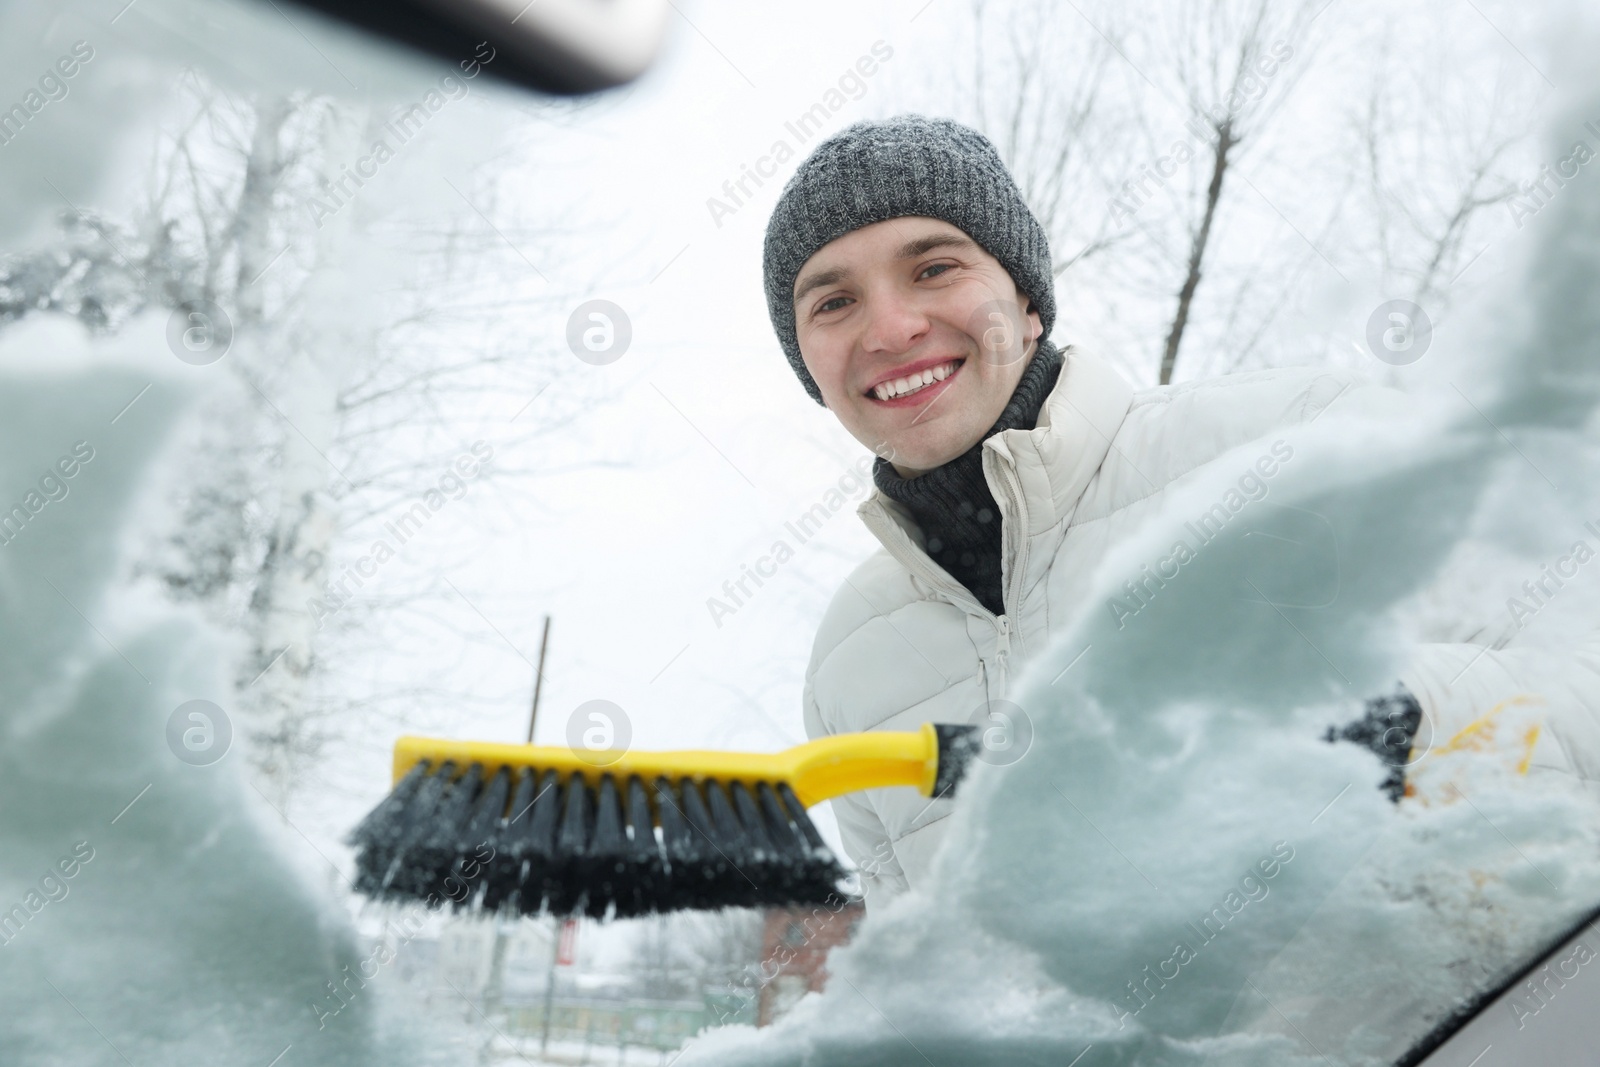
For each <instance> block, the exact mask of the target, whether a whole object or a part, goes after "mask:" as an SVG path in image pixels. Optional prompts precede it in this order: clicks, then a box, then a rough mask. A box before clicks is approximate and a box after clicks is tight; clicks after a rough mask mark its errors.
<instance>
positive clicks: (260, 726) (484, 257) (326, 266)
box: [0, 72, 594, 804]
mask: <svg viewBox="0 0 1600 1067" xmlns="http://www.w3.org/2000/svg"><path fill="white" fill-rule="evenodd" d="M178 88H179V93H180V100H181V103H182V105H183V106H180V107H179V108H178V109H177V111H178V113H179V119H178V121H177V122H176V124H175V125H174V126H173V127H172V128H171V129H170V130H169V131H168V132H167V134H166V136H164V137H163V138H162V139H161V141H160V143H158V144H157V145H156V146H155V149H154V151H153V152H152V154H151V164H150V168H149V173H148V182H147V187H148V190H149V193H148V199H147V201H146V204H145V206H144V208H143V210H142V211H141V212H140V214H139V215H138V216H137V217H134V218H132V219H129V220H127V221H122V222H118V221H115V220H112V219H109V218H105V217H103V216H100V215H98V214H94V213H89V212H85V213H82V214H79V213H77V212H73V213H70V214H68V215H67V216H65V217H64V218H63V220H62V240H61V241H60V242H59V243H58V244H56V245H55V246H52V247H46V248H42V249H38V250H36V251H33V252H29V253H23V254H19V255H13V256H9V257H6V258H4V259H3V260H0V324H3V323H5V322H9V321H15V320H17V319H20V318H22V317H23V316H25V315H29V314H37V313H41V312H43V313H54V314H66V315H70V316H72V317H74V318H76V319H77V320H79V321H80V322H82V323H84V325H85V326H87V327H88V328H90V329H91V330H94V331H97V332H102V333H109V332H114V331H116V330H118V329H120V328H121V327H122V326H123V325H124V324H126V323H127V322H128V321H129V320H130V319H132V318H133V317H134V316H136V315H138V314H140V313H141V312H145V311H150V310H155V311H171V312H172V313H174V314H176V315H180V316H186V317H187V318H186V320H185V323H186V325H187V324H188V323H189V322H191V321H192V323H193V325H192V327H191V332H194V333H195V334H196V336H198V337H201V338H202V339H203V340H206V341H216V340H218V339H219V338H223V337H230V336H231V343H230V345H229V347H228V348H227V350H226V358H224V359H222V360H220V361H219V362H218V363H217V364H215V365H214V366H213V367H211V368H207V371H206V373H210V374H212V378H211V379H210V382H211V384H212V385H213V386H214V388H213V389H212V391H211V393H210V394H209V396H208V406H207V408H206V409H205V410H204V411H203V412H201V413H200V414H199V416H198V417H197V419H196V420H195V422H194V425H193V426H192V427H191V428H190V431H189V432H191V433H192V434H193V443H194V444H195V445H196V446H198V447H197V448H196V453H197V454H198V455H200V456H202V457H203V462H200V463H197V464H196V465H195V467H194V468H193V469H190V470H187V471H185V472H183V477H182V479H181V481H176V482H175V483H174V485H173V486H172V487H171V491H172V492H173V493H174V495H175V497H176V500H175V504H176V506H177V514H178V515H179V516H180V521H179V522H178V523H177V524H175V528H174V529H173V531H172V533H171V534H170V536H169V537H168V538H166V539H165V541H164V543H162V544H160V545H157V546H152V547H151V549H150V551H148V552H147V553H146V555H145V557H144V559H143V560H142V561H141V564H140V567H139V570H140V573H142V574H147V575H151V576H154V577H156V578H157V579H158V580H159V581H160V582H161V583H162V585H163V587H164V588H165V589H166V590H167V592H168V593H169V594H170V595H172V596H173V597H175V598H177V599H181V600H190V601H194V602H197V603H199V604H200V605H202V606H203V607H204V608H205V609H206V610H207V611H208V613H209V614H211V615H212V617H213V618H214V619H215V620H216V621H218V622H219V623H221V624H223V625H227V626H230V627H232V628H234V629H236V630H238V631H240V632H242V633H243V634H244V635H245V637H246V645H247V647H248V649H249V655H248V656H247V658H246V660H245V662H243V663H242V664H241V669H240V675H239V678H238V682H237V684H238V692H239V695H240V703H241V706H242V708H243V710H245V712H246V714H247V719H248V727H249V729H250V731H251V733H252V734H253V735H254V738H255V740H256V742H257V744H256V745H255V746H254V747H253V749H252V751H253V753H254V754H255V756H256V758H257V760H258V761H259V765H260V770H261V771H262V772H263V775H264V777H265V779H266V780H267V781H268V782H269V783H271V784H272V785H273V786H274V787H275V788H276V790H277V793H278V798H277V799H278V802H279V803H280V804H282V803H283V802H284V801H285V800H286V799H287V795H288V791H289V789H290V786H291V784H292V781H293V780H294V778H295V777H296V775H297V773H298V772H297V768H298V767H299V766H301V765H302V764H303V763H304V761H305V760H306V759H308V758H310V757H312V756H314V755H315V753H316V750H317V747H318V745H319V744H320V742H321V740H322V739H323V737H324V736H325V733H326V731H325V729H324V727H325V726H326V724H327V719H328V715H329V712H330V711H332V710H335V708H337V707H341V705H338V704H336V702H335V701H334V700H332V699H330V698H329V693H328V691H327V690H326V688H325V687H321V686H312V685H311V682H312V679H313V676H314V675H316V674H317V672H318V670H319V667H320V663H321V661H320V660H319V658H318V647H319V645H322V644H326V642H327V640H328V638H329V636H330V635H328V634H324V633H319V631H321V630H322V629H323V627H322V620H321V619H320V618H319V617H318V614H317V611H316V610H315V605H316V604H317V603H318V602H319V601H322V602H326V598H327V595H328V587H329V584H330V582H329V578H330V574H331V572H332V566H333V561H334V558H335V555H336V553H337V551H338V550H339V546H340V544H341V543H342V542H343V539H344V538H345V537H347V536H349V535H352V534H359V533H361V532H364V528H365V527H367V526H370V525H376V524H377V523H379V522H381V521H382V520H383V518H384V516H385V514H386V512H388V511H391V510H392V509H393V508H395V507H397V506H401V505H408V504H409V503H411V502H412V500H413V499H414V498H416V497H418V496H420V495H422V494H424V493H425V492H426V491H427V490H428V489H429V488H430V485H431V483H432V482H433V481H436V480H437V478H438V472H439V471H440V470H442V469H446V468H447V467H448V464H449V463H450V461H451V460H452V458H454V457H455V456H456V455H458V454H459V453H460V452H461V451H462V449H463V447H464V443H463V442H461V441H459V440H458V439H457V436H458V433H459V430H457V429H456V427H458V426H460V425H461V424H462V422H463V419H464V412H468V411H470V410H472V409H474V408H481V406H482V405H483V404H484V403H485V401H486V400H489V399H494V398H499V397H503V396H507V395H520V396H523V397H526V398H527V400H528V403H527V404H526V405H525V407H526V412H525V413H524V412H518V413H517V414H518V424H517V425H514V426H513V425H511V424H510V421H509V420H510V417H511V415H512V412H510V411H507V412H506V418H507V420H508V422H507V425H508V427H509V429H508V431H507V433H506V434H505V435H504V437H503V438H502V440H501V441H500V444H501V445H502V449H503V450H508V449H506V448H505V446H507V445H514V444H516V443H519V442H521V441H526V440H530V439H532V438H534V437H537V436H539V435H541V434H548V433H551V432H554V431H556V430H558V429H559V428H560V426H561V425H563V424H564V423H565V422H568V421H570V420H571V419H572V418H573V417H575V416H576V415H577V414H578V413H581V412H582V411H583V410H585V408H586V406H587V405H590V404H592V402H593V399H594V397H593V396H592V395H588V394H586V393H585V392H584V391H583V390H582V389H576V390H575V389H574V388H572V387H570V386H569V385H567V384H564V383H566V382H568V380H569V379H571V378H572V377H573V376H574V375H576V374H578V373H579V372H580V371H581V370H583V369H586V368H584V367H583V366H582V364H579V363H578V362H577V361H576V360H574V359H573V358H572V357H571V354H570V353H567V352H566V351H565V349H564V344H563V343H562V340H561V338H559V337H554V338H547V339H544V340H543V341H542V342H540V343H535V344H532V345H530V343H529V339H528V338H527V337H526V336H524V335H523V331H522V330H521V329H519V323H521V322H526V321H528V319H529V318H531V317H532V316H533V315H534V314H535V312H536V311H538V310H539V309H541V308H543V307H544V306H546V305H548V304H550V303H551V302H552V301H554V302H555V303H556V304H557V306H561V305H563V304H564V301H565V300H566V298H567V294H566V293H565V292H563V291H561V289H560V287H555V286H551V285H550V284H549V283H548V282H547V281H544V282H541V281H539V280H538V279H533V280H532V281H531V282H530V281H529V280H528V279H527V278H526V277H524V278H521V279H519V280H518V281H516V282H512V281H509V280H508V275H509V273H510V272H513V271H521V272H526V271H527V270H528V264H527V263H526V261H525V260H523V259H522V258H521V257H522V256H523V255H524V254H525V250H526V251H533V252H535V254H539V251H542V252H543V256H544V258H545V260H546V262H551V261H554V260H555V259H556V258H557V257H556V256H555V255H554V253H552V252H551V251H550V247H549V246H550V245H551V244H552V243H553V242H554V240H555V239H556V238H557V237H558V236H559V233H558V230H557V227H556V226H555V225H553V224H552V225H550V226H549V227H548V228H547V232H543V233H532V234H530V233H518V232H515V231H514V230H513V228H512V227H511V226H510V224H508V223H503V224H502V227H501V228H500V229H496V228H495V227H494V225H493V224H489V225H485V222H484V218H485V216H484V215H483V214H480V213H479V212H480V211H481V210H482V209H484V208H487V209H488V210H489V211H490V212H492V211H494V203H493V199H492V197H491V196H489V195H488V194H487V193H485V192H484V191H483V190H481V189H477V188H472V189H471V190H470V194H469V195H472V196H475V197H477V201H476V202H468V203H463V204H462V205H461V207H460V210H459V211H456V212H454V213H447V214H446V221H445V222H444V223H442V224H440V225H439V226H438V228H437V229H436V230H435V231H434V232H432V233H429V232H427V231H426V230H424V229H419V228H415V227H413V229H412V230H411V231H406V232H397V231H395V230H394V229H393V224H392V223H390V222H389V220H388V219H386V218H384V217H382V215H381V213H379V212H378V211H376V210H374V209H371V208H370V204H369V200H370V197H361V196H355V195H350V194H351V193H352V190H351V187H350V185H349V184H348V183H346V184H345V185H344V186H343V190H344V193H345V194H346V198H345V199H336V200H334V201H333V202H335V203H337V204H338V205H339V207H338V210H337V211H335V212H333V213H332V214H331V217H326V218H323V217H318V215H317V213H315V212H312V211H308V209H307V205H308V204H309V203H310V202H311V201H312V200H313V199H314V198H316V197H318V196H322V197H328V196H330V195H331V194H330V193H329V192H328V190H329V189H330V188H331V187H334V186H336V185H337V184H338V183H339V181H340V179H341V177H342V176H343V175H345V174H347V173H348V168H350V166H351V165H352V164H353V163H354V162H355V160H356V157H357V156H358V155H360V154H361V153H362V152H363V151H364V150H365V149H366V147H367V146H370V145H372V144H373V142H374V140H375V138H377V137H378V136H379V127H380V125H381V124H382V123H383V122H384V121H385V120H386V119H387V118H388V117H389V116H386V115H380V114H376V113H373V112H372V111H370V110H369V109H367V108H365V107H359V106H352V105H348V104H340V103H336V102H334V101H332V100H328V99H322V98H309V97H260V98H245V97H238V96H233V95H230V94H228V93H225V92H222V91H221V90H219V89H217V88H216V87H215V86H213V85H212V84H210V83H209V82H208V81H207V80H206V79H204V78H203V77H202V76H200V75H198V74H196V73H193V72H189V73H187V74H185V75H184V76H183V78H182V79H181V80H180V83H179V87H178ZM584 106H585V105H584V104H582V103H578V104H573V103H570V102H565V101H563V102H557V103H552V104H551V105H550V108H551V110H552V111H556V112H562V113H565V112H568V111H575V110H579V109H581V108H583V107H584ZM447 202H453V200H452V201H447ZM385 227H389V229H388V230H387V231H385ZM507 231H512V232H511V237H512V238H513V239H515V241H516V242H517V246H518V247H517V248H516V249H515V250H508V249H506V248H505V247H504V246H503V244H502V243H501V242H502V238H503V237H504V236H505V233H506V232H507ZM382 239H389V240H393V241H398V242H400V243H401V244H402V246H403V247H404V248H405V250H406V253H407V256H408V257H409V258H408V259H407V260H405V261H404V262H403V263H401V264H398V265H396V266H395V267H394V268H393V269H392V270H391V271H390V274H391V276H392V277H393V278H395V279H396V280H397V281H398V282H399V283H400V284H398V285H396V286H395V287H394V288H393V289H392V290H391V291H389V292H386V293H380V294H375V295H374V294H368V293H366V292H365V291H363V290H360V289H356V290H355V291H356V292H357V293H358V294H359V295H361V296H362V297H363V300H362V301H351V300H350V299H349V297H348V296H347V295H346V294H347V293H349V292H351V291H352V285H351V281H352V275H351V267H350V260H351V258H352V256H353V255H355V254H356V253H360V252H362V251H364V250H366V249H368V248H370V247H372V246H373V245H374V244H376V243H377V242H379V241H380V240H382ZM536 250H538V251H536ZM218 308H220V309H223V310H222V311H221V312H220V313H218V312H216V310H215V309H218ZM464 322H469V323H473V324H476V326H477V327H478V329H476V330H473V331H471V332H468V331H467V330H465V329H464V328H463V325H462V324H463V323H464ZM485 323H490V324H493V326H492V328H486V327H485V325H484V324H485ZM538 397H542V398H543V400H542V402H540V403H538V404H537V405H535V404H533V403H532V401H533V400H534V399H535V398H538ZM542 472H543V471H542V469H541V468H540V467H538V466H534V467H526V468H519V467H518V466H517V465H516V464H514V463H511V462H509V461H505V462H502V463H500V464H497V465H493V466H491V467H489V468H486V469H485V472H484V475H483V476H484V477H485V478H494V479H503V480H508V481H509V480H515V479H519V478H527V477H535V476H538V475H539V474H540V473H542ZM408 498H411V499H408ZM430 595H431V596H432V597H433V601H434V604H435V606H437V604H438V602H439V600H440V598H441V597H443V596H447V595H449V594H448V593H447V592H445V591H444V590H442V589H424V590H420V591H415V592H414V593H412V595H411V599H413V600H415V601H419V602H420V601H422V600H425V599H426V598H427V597H429V596H430ZM391 606H392V605H391ZM419 613H420V614H428V613H427V612H426V611H419ZM431 614H433V615H437V614H438V612H437V611H434V612H432V613H431ZM371 617H372V616H371V613H366V614H363V613H362V612H360V611H356V610H352V611H349V612H345V613H343V614H342V618H341V620H340V621H341V624H342V626H343V628H344V630H345V631H346V632H348V631H349V629H350V628H351V627H352V626H355V625H358V624H359V623H360V622H362V621H363V620H368V621H370V619H371ZM409 688H410V687H407V686H399V687H397V690H398V691H402V692H403V691H408V690H409Z"/></svg>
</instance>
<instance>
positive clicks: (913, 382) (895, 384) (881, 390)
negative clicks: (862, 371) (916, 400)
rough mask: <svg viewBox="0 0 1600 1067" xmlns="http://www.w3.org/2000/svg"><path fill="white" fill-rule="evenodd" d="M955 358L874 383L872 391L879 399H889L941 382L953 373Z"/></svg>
mask: <svg viewBox="0 0 1600 1067" xmlns="http://www.w3.org/2000/svg"><path fill="white" fill-rule="evenodd" d="M957 362H958V361H957V360H954V359H952V360H951V361H950V362H949V363H941V364H939V365H938V366H937V367H929V368H928V369H927V370H924V371H923V372H922V373H921V374H908V375H906V376H905V377H904V378H896V379H895V380H894V381H892V382H883V383H881V384H879V385H875V386H873V388H872V391H873V393H874V394H876V396H877V397H878V399H879V400H889V399H892V398H894V397H897V396H906V395H908V394H911V393H915V392H917V391H919V390H922V389H926V388H927V387H928V386H930V385H932V384H933V383H934V382H942V381H944V380H945V379H946V378H948V377H950V375H952V374H954V373H955V370H956V364H957Z"/></svg>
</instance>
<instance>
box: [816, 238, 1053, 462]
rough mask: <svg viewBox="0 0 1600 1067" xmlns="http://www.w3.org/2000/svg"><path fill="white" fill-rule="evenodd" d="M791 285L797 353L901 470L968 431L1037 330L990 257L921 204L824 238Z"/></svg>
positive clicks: (985, 420)
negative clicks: (918, 209) (920, 211)
mask: <svg viewBox="0 0 1600 1067" xmlns="http://www.w3.org/2000/svg"><path fill="white" fill-rule="evenodd" d="M794 292H795V305H794V308H795V333H796V337H797V338H798V340H799V342H800V356H801V358H802V359H803V360H804V361H805V365H806V369H807V370H808V371H810V372H811V377H812V378H813V379H814V380H815V381H816V383H817V388H818V389H819V390H821V392H822V399H823V401H824V403H826V404H827V405H828V409H829V410H830V411H832V412H833V413H834V415H835V416H836V417H837V418H838V420H839V421H840V422H841V423H843V424H844V427H845V429H847V430H849V431H850V435H851V436H852V437H854V438H855V439H856V440H857V441H860V442H861V443H862V444H863V445H866V446H867V447H868V448H869V449H871V450H872V451H874V452H876V453H877V454H878V455H880V456H884V457H886V458H888V459H889V461H890V462H891V463H893V465H894V468H895V470H897V471H898V472H899V473H900V474H901V476H902V477H911V476H914V475H918V474H922V473H925V472H927V471H930V470H932V469H933V468H935V467H937V466H940V465H941V464H943V463H947V462H949V461H950V460H952V459H954V458H956V457H957V456H959V455H961V454H962V453H963V452H965V451H966V450H967V449H969V448H971V447H972V446H973V445H974V444H976V443H977V442H978V440H979V439H980V438H981V437H982V436H983V434H984V433H985V432H987V431H988V430H989V428H990V427H992V426H993V425H994V424H995V421H996V420H997V419H999V418H1000V413H1001V412H1002V411H1004V410H1005V406H1006V403H1007V401H1009V400H1010V399H1011V394H1012V393H1014V392H1015V391H1016V388H1017V382H1018V381H1020V380H1021V378H1022V372H1023V370H1024V369H1025V368H1026V367H1027V365H1028V360H1030V359H1031V358H1032V357H1033V354H1034V352H1035V351H1036V349H1037V344H1036V341H1037V339H1038V337H1039V334H1040V333H1041V332H1043V331H1042V327H1041V325H1040V322H1039V313H1038V312H1037V311H1033V310H1030V307H1031V305H1030V302H1029V300H1028V298H1027V296H1026V295H1024V294H1023V293H1021V292H1019V291H1018V289H1017V286H1016V283H1015V282H1014V281H1012V280H1011V275H1010V274H1008V273H1006V269H1005V268H1004V267H1002V266H1001V265H1000V261H999V260H997V259H995V258H994V257H993V256H991V255H990V254H989V253H988V252H986V251H984V250H983V248H982V247H980V246H979V245H978V244H977V242H975V241H973V240H972V238H970V237H968V236H967V235H966V233H965V232H963V231H962V230H961V229H960V228H958V227H956V226H952V225H951V224H950V223H948V222H945V221H943V220H942V219H932V218H926V217H923V216H920V215H907V216H903V217H900V218H894V219H887V220H885V221H883V222H875V223H873V224H872V225H870V226H863V227H861V228H860V229H857V230H852V231H851V232H849V233H847V234H845V235H844V236H843V237H839V238H836V239H835V240H832V241H829V242H828V243H827V244H825V245H823V246H822V247H821V248H819V249H817V251H816V254H814V255H813V256H812V257H811V258H810V259H808V260H806V263H805V265H804V266H803V267H802V268H801V269H800V273H799V275H798V276H797V277H796V278H795V288H794Z"/></svg>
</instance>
